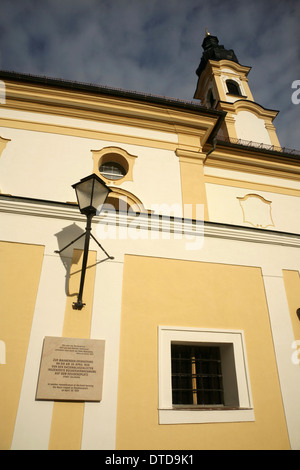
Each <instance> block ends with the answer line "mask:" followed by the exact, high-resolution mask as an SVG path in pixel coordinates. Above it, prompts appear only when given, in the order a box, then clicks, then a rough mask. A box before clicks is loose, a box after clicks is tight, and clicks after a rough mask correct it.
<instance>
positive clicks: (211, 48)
mask: <svg viewBox="0 0 300 470" xmlns="http://www.w3.org/2000/svg"><path fill="white" fill-rule="evenodd" d="M202 47H203V54H202V58H201V62H200V64H199V67H198V68H197V70H196V74H197V75H198V77H200V75H201V73H202V72H203V70H204V69H205V66H206V64H207V62H208V61H209V60H224V59H225V60H231V61H233V62H236V63H237V64H238V63H239V62H238V59H237V57H236V55H235V53H234V51H233V50H232V49H225V47H224V46H222V45H219V39H218V38H217V36H212V35H211V34H210V33H209V32H208V31H206V36H205V38H204V40H203V42H202Z"/></svg>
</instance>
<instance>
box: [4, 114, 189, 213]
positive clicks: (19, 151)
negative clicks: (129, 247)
mask: <svg viewBox="0 0 300 470" xmlns="http://www.w3.org/2000/svg"><path fill="white" fill-rule="evenodd" d="M1 117H7V118H10V119H19V120H21V121H22V120H24V121H26V120H27V121H29V122H36V123H47V124H49V125H63V126H67V127H70V128H72V129H73V131H72V132H74V130H75V133H76V128H78V129H83V130H87V131H90V130H94V131H101V132H111V133H116V134H118V135H119V134H122V135H124V136H129V137H140V138H145V139H156V142H157V140H158V141H163V142H172V143H174V142H177V135H176V134H170V133H166V132H160V131H153V130H147V129H139V128H132V127H128V126H120V125H113V124H109V123H100V122H94V121H86V120H80V119H74V118H64V117H59V116H58V117H57V116H49V115H38V114H36V113H28V112H20V111H11V110H4V111H2V110H1ZM49 130H51V126H50V127H49ZM67 130H68V129H67ZM0 136H1V137H3V138H5V139H10V142H8V144H7V146H6V148H5V150H4V151H3V153H2V156H1V158H0V190H1V192H2V193H4V194H12V195H16V196H23V197H32V198H38V199H46V200H54V201H62V202H66V201H68V202H71V201H74V202H75V201H76V196H75V193H74V190H73V189H72V187H71V186H72V184H74V183H77V182H78V181H79V180H80V179H81V178H83V177H85V176H88V175H89V174H91V173H92V172H93V164H94V163H93V158H92V150H101V149H102V148H105V147H109V146H116V147H119V148H121V149H124V150H126V151H127V152H129V153H130V154H132V155H135V156H137V158H136V159H135V164H134V171H133V178H134V180H133V181H132V182H131V181H130V182H128V181H127V182H125V183H121V184H118V185H116V187H118V188H123V189H125V190H127V191H130V192H132V193H133V194H134V195H135V196H136V197H138V198H139V199H140V200H141V201H142V203H143V204H144V206H145V207H146V208H149V209H150V208H151V207H150V206H151V205H152V204H168V205H171V204H179V205H181V184H180V167H179V160H178V157H177V156H176V154H175V152H174V151H171V150H164V149H159V148H158V149H157V148H150V147H147V146H142V145H132V144H123V143H119V142H115V141H114V140H109V141H108V140H101V139H100V138H99V140H98V139H97V138H95V139H93V138H83V137H76V136H72V135H60V134H57V133H55V134H54V133H53V134H52V133H50V132H49V133H48V132H38V131H27V130H22V129H13V128H9V127H0ZM113 186H114V185H113V184H112V187H113ZM178 215H180V214H178Z"/></svg>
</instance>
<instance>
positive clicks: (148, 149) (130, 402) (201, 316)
mask: <svg viewBox="0 0 300 470" xmlns="http://www.w3.org/2000/svg"><path fill="white" fill-rule="evenodd" d="M202 49H203V51H202V56H201V59H200V64H199V66H198V68H197V71H196V75H195V94H194V96H193V97H191V101H188V102H187V101H181V100H178V99H175V98H168V97H161V96H155V95H150V94H145V93H138V92H133V91H126V90H117V89H112V88H108V87H104V86H98V85H94V84H85V83H78V82H72V81H67V80H61V79H57V78H47V77H39V76H35V75H27V74H21V73H16V72H9V71H0V260H1V264H0V290H1V295H0V383H1V387H0V422H1V426H0V448H1V449H3V450H8V449H12V450H115V451H125V450H160V451H164V450H181V451H182V450H183V449H186V450H190V451H192V450H215V449H225V450H238V449H241V450H254V449H255V450H259V449H264V450H272V449H273V450H281V449H283V450H287V449H300V399H299V390H300V350H299V349H300V217H299V213H300V182H299V180H300V152H297V151H292V150H289V149H288V148H282V147H281V145H280V142H279V140H278V137H277V134H276V128H275V126H274V122H275V119H276V116H277V114H278V111H276V110H272V109H266V108H265V107H264V104H263V103H257V102H256V101H255V96H253V95H252V92H251V88H250V87H251V79H250V76H251V73H250V70H251V68H250V67H249V66H245V65H241V63H240V60H241V58H239V60H238V58H237V57H236V55H235V53H234V51H233V50H231V49H226V47H225V46H223V45H220V44H219V40H218V38H217V37H216V36H213V35H211V34H210V33H208V32H206V35H205V37H204V40H203V43H202ZM196 66H197V64H195V69H196ZM248 76H249V82H248Z"/></svg>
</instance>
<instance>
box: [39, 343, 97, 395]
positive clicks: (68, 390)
mask: <svg viewBox="0 0 300 470" xmlns="http://www.w3.org/2000/svg"><path fill="white" fill-rule="evenodd" d="M104 346H105V341H104V340H97V339H81V338H58V337H52V336H47V337H45V339H44V345H43V352H42V359H41V365H40V373H39V379H38V386H37V392H36V400H63V401H100V400H101V398H102V382H103V367H104Z"/></svg>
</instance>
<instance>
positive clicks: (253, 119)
mask: <svg viewBox="0 0 300 470" xmlns="http://www.w3.org/2000/svg"><path fill="white" fill-rule="evenodd" d="M235 130H236V134H237V138H238V139H244V140H249V141H252V142H258V143H264V144H268V145H271V140H270V137H269V133H268V131H267V129H266V128H265V121H264V120H263V119H261V118H258V117H257V116H255V115H254V114H253V113H250V112H249V111H240V112H238V113H237V115H236V117H235Z"/></svg>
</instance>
